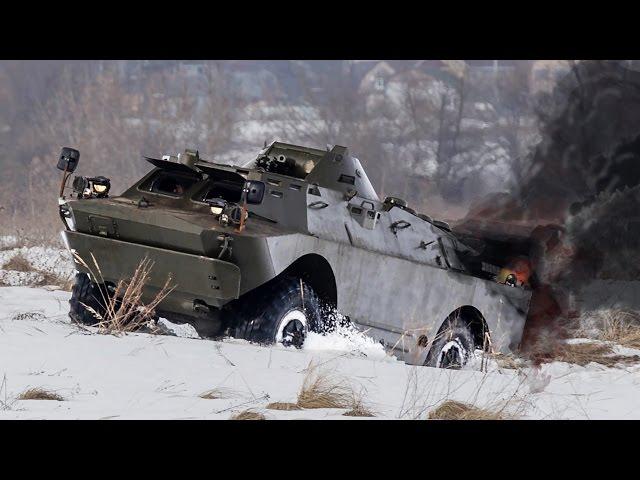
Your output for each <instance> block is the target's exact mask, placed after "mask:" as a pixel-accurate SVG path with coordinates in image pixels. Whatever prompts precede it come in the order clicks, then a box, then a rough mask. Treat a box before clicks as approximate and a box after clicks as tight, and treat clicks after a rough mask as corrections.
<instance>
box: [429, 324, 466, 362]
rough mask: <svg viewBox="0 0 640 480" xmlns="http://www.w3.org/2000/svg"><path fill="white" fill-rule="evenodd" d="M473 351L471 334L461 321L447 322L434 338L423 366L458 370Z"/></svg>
mask: <svg viewBox="0 0 640 480" xmlns="http://www.w3.org/2000/svg"><path fill="white" fill-rule="evenodd" d="M474 349H475V341H474V338H473V333H472V332H471V329H470V328H469V326H468V325H467V323H466V322H465V321H464V320H463V319H454V320H447V321H446V322H445V325H443V328H442V329H441V331H440V333H438V336H437V337H436V339H435V341H434V342H433V345H432V346H431V350H429V354H428V355H427V359H426V360H425V363H424V364H425V365H426V366H429V367H436V368H450V369H456V370H457V369H460V368H462V367H463V366H465V365H466V364H467V362H468V361H469V359H470V358H471V356H472V355H473V352H474Z"/></svg>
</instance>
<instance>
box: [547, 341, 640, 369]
mask: <svg viewBox="0 0 640 480" xmlns="http://www.w3.org/2000/svg"><path fill="white" fill-rule="evenodd" d="M534 355H535V356H536V360H537V361H538V362H539V363H550V362H566V363H573V364H576V365H580V366H585V365H587V364H589V363H591V362H593V363H598V364H600V365H604V366H606V367H614V366H616V365H619V364H622V365H630V364H634V363H638V362H640V356H638V355H633V356H627V355H615V354H614V351H613V347H612V346H611V345H609V344H606V343H591V342H588V343H587V342H585V343H560V344H558V345H556V346H554V348H553V349H552V350H549V351H545V352H536V353H535V354H534Z"/></svg>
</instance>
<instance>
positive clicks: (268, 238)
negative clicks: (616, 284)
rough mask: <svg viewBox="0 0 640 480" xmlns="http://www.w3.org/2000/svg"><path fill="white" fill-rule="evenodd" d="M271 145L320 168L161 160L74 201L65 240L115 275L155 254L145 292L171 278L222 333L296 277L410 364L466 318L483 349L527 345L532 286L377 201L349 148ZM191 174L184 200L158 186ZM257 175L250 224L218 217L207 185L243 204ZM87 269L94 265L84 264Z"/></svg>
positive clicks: (176, 295) (189, 312) (178, 296)
mask: <svg viewBox="0 0 640 480" xmlns="http://www.w3.org/2000/svg"><path fill="white" fill-rule="evenodd" d="M274 149H276V153H278V152H282V151H284V152H285V153H286V155H287V157H286V158H288V156H292V157H296V155H298V157H299V158H302V160H304V161H307V162H308V161H309V160H308V159H309V158H315V163H314V167H315V168H313V169H312V171H311V172H310V173H308V172H305V173H304V174H302V175H301V174H297V175H294V174H292V173H291V172H284V173H283V172H282V171H278V170H277V169H276V170H274V169H271V170H270V169H269V168H258V169H247V168H246V167H229V166H223V165H218V164H211V163H208V162H207V163H205V162H200V163H196V164H195V166H194V165H191V166H189V167H185V166H184V165H183V164H180V163H175V162H161V161H154V162H155V163H154V165H155V166H156V168H155V169H154V170H152V171H151V172H149V174H147V175H146V176H145V177H144V178H142V179H141V180H140V181H139V182H137V183H136V184H135V185H134V186H132V187H131V188H130V189H129V190H127V191H126V192H124V193H123V194H122V195H121V196H118V197H113V198H100V199H95V198H94V199H78V200H69V201H66V202H65V205H66V206H65V208H66V209H68V210H69V211H71V212H72V217H73V225H71V226H69V225H68V224H67V227H68V228H67V230H66V231H65V232H64V235H65V238H66V242H67V244H68V246H69V248H70V249H71V250H73V251H75V252H76V253H77V254H78V255H79V256H80V257H81V258H82V259H84V261H85V263H87V264H90V260H91V259H93V258H95V260H96V262H97V263H98V264H99V266H100V270H101V275H102V278H103V280H104V281H105V282H111V283H116V282H117V281H118V280H119V279H121V278H127V277H130V276H131V275H132V274H133V271H134V270H135V268H136V266H137V265H138V264H139V262H140V260H142V259H143V258H145V257H146V258H148V259H150V260H151V261H152V262H153V264H154V266H153V270H152V275H151V279H150V280H149V282H148V284H147V286H146V288H145V295H144V299H145V300H149V299H151V298H153V297H154V295H156V294H157V293H158V291H160V289H161V288H162V286H163V285H164V284H165V282H166V280H167V278H171V284H172V286H173V287H174V288H173V290H172V292H171V293H170V294H169V295H168V296H167V297H166V298H165V299H164V301H163V302H162V303H161V304H160V306H159V310H160V311H161V312H163V313H167V314H168V315H175V316H177V317H180V318H187V319H188V318H193V319H199V321H200V322H202V321H205V322H210V323H211V324H212V325H213V324H215V325H216V328H215V329H214V330H217V329H220V330H222V329H224V328H226V327H228V326H229V322H233V319H232V318H231V317H230V316H229V315H230V313H229V312H230V311H231V310H232V309H233V308H234V307H235V306H237V305H239V304H242V303H243V301H244V300H243V299H245V298H249V297H247V295H248V294H249V293H250V292H256V291H258V292H259V291H260V289H261V288H264V286H265V285H269V284H271V283H273V281H274V279H275V280H277V279H278V278H280V277H283V276H287V277H293V278H299V279H300V282H301V290H300V291H301V292H303V289H302V282H304V283H305V285H308V286H309V288H310V289H311V290H312V291H313V292H314V295H317V297H318V298H319V299H320V300H321V301H322V303H323V304H324V305H326V306H327V308H328V309H337V311H339V312H340V313H341V314H344V315H346V316H348V318H349V319H350V320H351V321H352V322H353V323H355V324H356V325H357V326H358V327H360V328H362V329H365V330H367V332H368V334H369V335H371V336H372V337H373V338H375V339H376V340H379V341H380V342H381V343H383V344H384V345H385V346H386V347H387V348H388V349H389V350H390V351H392V352H393V353H394V354H395V355H396V356H398V357H399V358H402V359H404V360H405V361H407V362H408V363H412V364H420V365H422V364H424V363H425V361H426V359H427V356H428V353H429V352H430V350H431V349H432V347H433V345H434V341H435V340H436V339H437V338H438V335H439V334H440V332H441V331H442V329H443V326H444V325H445V323H446V321H448V320H449V319H452V318H457V317H463V318H465V319H466V322H467V323H468V325H469V326H470V328H472V329H474V331H473V332H472V333H473V335H474V336H475V344H476V346H477V347H480V346H482V347H483V348H491V349H493V350H496V351H501V352H507V351H509V350H513V349H515V348H517V346H518V344H519V342H520V339H521V336H522V331H523V329H524V323H525V318H526V313H527V309H528V303H529V299H530V295H531V291H530V290H529V289H528V288H524V287H522V288H521V287H516V288H514V287H513V286H509V285H505V284H500V283H497V282H496V281H492V280H489V279H487V278H486V276H485V277H484V278H481V276H478V275H476V274H474V273H477V272H476V271H472V270H470V268H469V267H468V265H467V264H466V263H465V261H463V260H462V259H461V258H462V257H463V255H462V254H459V253H460V252H467V253H468V250H465V247H464V246H463V245H461V244H459V243H458V241H457V239H456V238H455V236H454V235H453V234H452V233H451V231H450V230H449V229H448V228H446V226H443V225H442V224H440V223H438V222H434V221H432V220H431V219H430V218H428V217H426V216H420V215H417V214H416V213H415V212H413V211H412V210H411V209H408V208H403V206H402V205H398V204H394V203H393V202H391V203H389V202H386V201H385V202H381V201H380V200H379V199H378V198H377V195H376V194H375V192H373V191H372V187H371V186H370V184H369V182H368V180H367V179H366V175H364V171H363V170H362V167H361V165H360V164H359V162H358V161H357V159H353V157H350V156H348V153H346V150H343V151H342V152H341V153H340V152H339V151H336V150H335V149H334V150H333V151H331V152H323V151H318V150H313V149H305V148H304V147H296V146H291V145H287V144H274V145H272V146H271V147H270V148H269V149H265V151H263V152H261V154H262V155H263V157H260V158H264V156H266V157H267V158H269V155H270V154H272V153H273V150H274ZM282 156H285V155H282ZM177 166H180V168H177ZM323 168H324V169H323ZM189 169H191V170H193V171H194V172H197V173H198V174H197V175H196V174H193V178H192V180H193V182H192V183H191V184H189V185H188V186H187V188H186V189H185V192H184V194H180V195H169V194H167V193H166V192H164V193H163V192H157V191H154V187H153V185H154V183H153V182H155V181H157V180H154V178H159V176H160V177H161V178H164V177H165V176H167V175H169V176H170V175H174V176H177V177H180V175H186V176H187V177H188V176H189V175H192V173H191V172H190V171H189ZM203 172H204V173H203ZM345 177H346V181H343V180H345ZM189 178H190V177H189ZM336 179H338V182H336ZM150 182H151V183H150ZM216 182H217V183H216ZM247 182H254V183H251V185H259V186H260V185H261V188H263V189H264V195H263V197H261V198H260V201H259V202H254V203H252V204H247V202H246V199H245V201H244V203H243V204H242V207H243V208H244V209H245V210H246V215H245V216H246V222H245V221H244V220H243V221H242V222H241V223H240V225H238V224H237V222H236V223H233V224H227V223H226V222H222V221H221V220H220V218H221V217H220V214H218V216H217V217H215V218H214V216H212V212H214V208H215V207H214V206H212V204H211V203H210V202H209V203H207V201H208V199H207V198H206V195H208V194H204V195H205V197H203V196H202V195H203V194H202V192H203V191H206V192H208V191H210V190H211V185H214V189H217V190H215V192H216V193H215V195H217V196H219V197H221V198H225V201H227V202H229V203H230V202H231V200H232V199H233V200H236V201H237V200H238V199H239V198H240V197H238V196H237V195H236V194H237V192H235V190H234V191H232V190H233V189H236V188H240V189H243V188H245V189H246V185H247V184H248V183H247ZM148 185H152V186H151V187H149V186H148ZM203 189H204V190H203ZM243 191H246V190H243ZM229 192H231V193H229ZM217 198H218V197H216V199H217ZM243 198H244V197H243ZM240 203H242V202H238V204H240ZM78 269H79V270H80V271H86V272H87V273H89V271H88V270H87V268H86V267H85V266H83V265H82V264H81V263H79V264H78ZM252 298H255V297H252ZM303 302H304V299H303ZM245 303H246V302H245Z"/></svg>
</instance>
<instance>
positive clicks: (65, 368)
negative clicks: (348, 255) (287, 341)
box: [0, 287, 640, 419]
mask: <svg viewBox="0 0 640 480" xmlns="http://www.w3.org/2000/svg"><path fill="white" fill-rule="evenodd" d="M68 298H69V293H68V292H63V291H50V290H46V289H39V288H28V287H2V288H0V385H2V389H1V390H0V401H1V402H2V403H0V419H8V418H18V419H26V418H71V419H74V418H91V419H125V418H158V419H163V418H173V419H186V418H193V419H197V418H198V419H199V418H204V419H209V418H212V419H213V418H217V419H228V418H230V417H231V416H232V415H233V414H234V413H238V412H240V411H243V410H246V409H252V410H255V411H259V412H261V413H263V414H264V415H265V416H266V418H267V419H348V418H352V417H345V416H343V415H342V414H343V413H344V412H345V411H346V409H314V410H293V411H280V410H268V409H266V408H265V407H266V406H267V404H268V403H270V402H295V401H296V397H297V394H298V391H299V390H300V387H301V385H302V383H303V381H304V378H305V375H306V374H307V370H308V369H309V367H310V365H313V366H315V367H316V371H323V372H327V373H329V374H330V375H332V376H333V377H334V378H335V379H342V380H343V381H345V382H348V383H349V384H350V385H351V387H352V388H353V390H354V391H356V392H358V393H359V394H361V396H362V398H363V400H364V403H365V405H366V406H368V407H369V409H371V410H372V411H373V412H374V413H375V414H376V417H375V418H386V419H395V418H426V416H427V415H428V413H429V411H431V410H432V409H433V408H435V407H436V406H437V405H438V404H440V403H441V402H442V401H444V400H446V399H453V400H459V401H463V402H468V403H471V404H475V405H476V406H479V407H491V408H503V407H505V405H506V408H505V411H506V412H509V413H513V414H515V415H517V416H518V417H519V418H544V419H554V418H571V419H585V418H590V419H596V418H617V419H618V418H625V419H628V418H640V402H638V401H637V398H640V365H634V366H627V367H620V368H605V367H603V366H600V365H597V364H593V363H592V364H589V365H587V366H585V367H580V366H577V365H570V364H566V363H557V362H555V363H551V364H547V365H543V366H542V367H541V368H540V369H533V368H523V369H521V370H520V371H516V370H509V369H500V368H498V366H497V364H495V363H493V362H492V363H490V365H489V369H488V370H489V371H488V373H485V372H481V371H479V366H480V363H481V360H480V359H477V360H476V361H475V362H473V364H472V365H470V366H469V367H468V369H466V370H463V371H450V370H439V369H433V368H428V367H412V366H408V365H405V364H404V363H402V362H400V361H397V360H396V359H394V358H392V357H389V356H388V355H386V354H385V353H384V352H383V351H382V349H381V348H380V346H379V345H377V344H375V343H373V342H372V341H370V340H369V339H368V338H366V337H364V336H362V335H359V334H354V333H351V334H350V335H346V336H344V335H340V334H333V335H330V336H327V337H322V336H319V335H312V336H311V337H310V338H309V339H308V341H307V342H306V343H305V345H304V348H303V349H302V350H296V349H295V348H284V347H271V348H268V347H261V346H256V345H252V344H249V343H247V342H244V341H239V340H233V339H229V340H225V341H210V340H201V339H199V338H188V337H190V336H191V337H193V336H194V335H193V332H192V331H190V329H189V327H184V326H183V327H175V329H176V332H177V333H178V334H179V335H183V336H180V337H178V336H167V335H151V334H128V335H124V336H119V337H116V336H112V335H102V334H98V333H96V332H95V331H93V330H92V329H88V330H87V329H83V328H79V327H77V326H74V325H72V324H71V323H70V322H69V320H68V317H67V311H68V303H67V300H68ZM169 327H172V326H171V325H169ZM172 328H173V327H172ZM626 353H640V352H631V351H627V352H626ZM31 387H41V388H45V389H48V390H51V391H55V392H57V393H58V394H60V395H62V396H63V397H64V398H65V400H64V401H45V400H14V399H15V397H16V396H17V395H19V394H20V393H21V392H23V391H24V390H26V389H27V388H31ZM211 389H219V390H220V391H221V392H224V394H223V396H224V397H225V398H219V399H214V400H208V399H203V398H200V397H199V395H200V394H202V393H203V392H206V391H208V390H211Z"/></svg>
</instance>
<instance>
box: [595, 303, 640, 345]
mask: <svg viewBox="0 0 640 480" xmlns="http://www.w3.org/2000/svg"><path fill="white" fill-rule="evenodd" d="M598 315H599V316H600V317H601V322H602V331H601V333H600V335H599V336H598V339H599V340H604V341H607V342H613V343H616V344H618V345H622V346H623V347H629V348H638V349H640V312H635V311H629V310H621V309H612V310H603V311H600V312H598Z"/></svg>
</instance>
